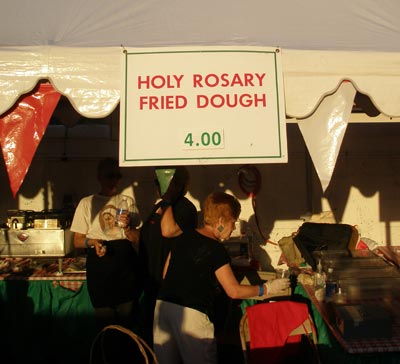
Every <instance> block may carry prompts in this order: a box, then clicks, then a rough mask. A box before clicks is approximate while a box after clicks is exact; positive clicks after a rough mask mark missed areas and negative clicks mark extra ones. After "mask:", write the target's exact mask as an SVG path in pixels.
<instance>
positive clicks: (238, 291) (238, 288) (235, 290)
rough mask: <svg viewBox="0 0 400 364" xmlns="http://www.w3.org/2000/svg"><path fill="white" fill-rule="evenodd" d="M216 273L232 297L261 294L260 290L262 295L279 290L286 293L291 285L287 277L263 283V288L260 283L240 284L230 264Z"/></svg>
mask: <svg viewBox="0 0 400 364" xmlns="http://www.w3.org/2000/svg"><path fill="white" fill-rule="evenodd" d="M215 275H216V277H217V280H218V282H219V283H220V284H221V286H222V288H223V289H224V291H225V292H226V294H227V295H228V296H229V297H230V298H232V299H243V298H250V297H255V296H260V290H261V292H262V293H263V294H261V296H265V295H268V294H274V293H279V292H282V293H284V291H285V290H286V289H287V288H288V287H289V285H290V281H289V279H287V278H279V279H273V280H270V281H268V282H267V283H265V284H263V285H262V286H263V288H261V287H260V286H259V285H245V284H240V283H239V282H238V281H237V279H236V277H235V275H234V273H233V271H232V268H231V266H230V264H225V265H223V266H222V267H220V268H218V269H217V270H216V271H215Z"/></svg>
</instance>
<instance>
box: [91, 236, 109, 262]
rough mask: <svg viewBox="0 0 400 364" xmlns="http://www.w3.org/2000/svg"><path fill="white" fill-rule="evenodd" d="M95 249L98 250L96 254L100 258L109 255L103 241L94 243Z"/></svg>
mask: <svg viewBox="0 0 400 364" xmlns="http://www.w3.org/2000/svg"><path fill="white" fill-rule="evenodd" d="M94 247H95V249H96V254H97V256H98V257H99V258H101V257H104V256H105V255H106V253H107V247H106V246H105V245H103V242H102V241H101V240H96V241H95V243H94Z"/></svg>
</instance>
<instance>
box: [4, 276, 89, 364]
mask: <svg viewBox="0 0 400 364" xmlns="http://www.w3.org/2000/svg"><path fill="white" fill-rule="evenodd" d="M94 330H95V325H94V310H93V307H92V305H91V302H90V299H89V295H88V292H87V287H86V282H83V284H82V285H81V286H80V287H79V288H78V289H77V291H73V290H70V289H67V288H64V287H63V286H61V285H60V284H57V282H55V281H52V280H35V281H28V280H4V281H0V356H1V362H2V363H4V364H6V363H7V364H14V363H15V364H17V363H18V364H19V363H30V364H36V363H37V364H39V363H40V364H44V363H54V364H58V363H68V364H71V363H73V364H80V363H82V364H83V363H85V364H87V363H88V357H89V351H88V350H89V348H90V343H91V341H92V339H93V337H94V334H95V331H94Z"/></svg>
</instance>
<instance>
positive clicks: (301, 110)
mask: <svg viewBox="0 0 400 364" xmlns="http://www.w3.org/2000/svg"><path fill="white" fill-rule="evenodd" d="M399 15H400V2H399V1H398V0H386V1H384V2H377V1H376V0H362V1H361V0H357V1H348V0H339V1H335V2H328V1H321V0H309V1H306V2H304V1H298V0H295V1H293V0H281V1H279V2H276V1H274V2H272V1H270V0H255V1H252V2H251V3H248V2H244V1H230V0H221V1H217V2H216V1H211V0H204V1H201V2H198V1H194V0H186V1H185V0H171V1H161V0H140V1H131V0H113V1H111V2H110V1H108V0H70V1H68V2H54V1H52V0H36V1H31V0H18V1H14V2H4V4H2V11H1V13H0V114H2V113H4V112H6V111H7V110H8V109H10V108H11V106H12V105H13V104H14V103H15V102H16V100H17V99H18V97H19V96H20V95H21V94H24V93H26V92H29V91H30V90H32V89H33V88H34V86H35V85H36V83H37V82H38V80H40V79H49V80H50V81H51V83H52V85H53V86H54V87H55V88H56V89H57V90H58V91H59V92H60V93H62V94H63V95H65V96H66V97H68V99H69V100H70V101H71V103H72V105H73V106H74V108H75V109H76V110H77V111H78V112H79V113H81V114H82V115H84V116H86V117H102V116H106V115H108V114H110V113H111V112H112V111H113V110H114V109H115V107H116V106H117V104H118V102H119V90H120V86H121V84H120V82H121V75H122V69H121V61H122V47H121V45H122V46H126V47H137V48H144V47H171V46H185V45H186V46H201V45H203V46H208V45H212V46H215V45H221V46H223V45H229V46H232V45H233V46H234V45H237V46H267V47H271V46H272V47H273V46H277V47H280V48H282V52H283V54H282V60H283V72H284V82H285V97H286V112H287V114H288V115H289V116H291V117H297V118H302V117H307V116H309V115H311V114H312V113H313V112H314V111H315V108H316V107H317V106H318V105H319V103H320V102H321V101H322V99H323V98H324V96H326V95H328V94H331V93H333V92H335V90H336V89H337V88H338V87H339V85H340V83H341V81H342V80H344V79H347V80H350V81H351V82H352V84H353V86H354V87H355V88H356V89H357V90H358V91H360V92H362V93H363V94H366V95H368V96H369V97H370V98H371V100H372V102H373V103H374V105H375V106H376V107H377V108H378V109H379V110H380V111H381V112H382V113H384V114H386V115H388V116H400V87H399V86H400V68H399V67H398V65H399V64H400V42H399V39H400V22H399V21H398V17H399Z"/></svg>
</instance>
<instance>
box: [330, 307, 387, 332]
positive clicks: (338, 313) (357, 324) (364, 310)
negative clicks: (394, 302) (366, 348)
mask: <svg viewBox="0 0 400 364" xmlns="http://www.w3.org/2000/svg"><path fill="white" fill-rule="evenodd" d="M334 313H335V319H336V326H337V327H338V329H339V331H340V333H341V334H342V336H343V337H344V338H345V339H376V338H379V339H382V338H390V337H391V336H392V324H393V320H392V317H391V315H390V313H389V312H388V311H387V310H385V309H384V308H383V307H382V306H380V305H376V304H345V305H334Z"/></svg>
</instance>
